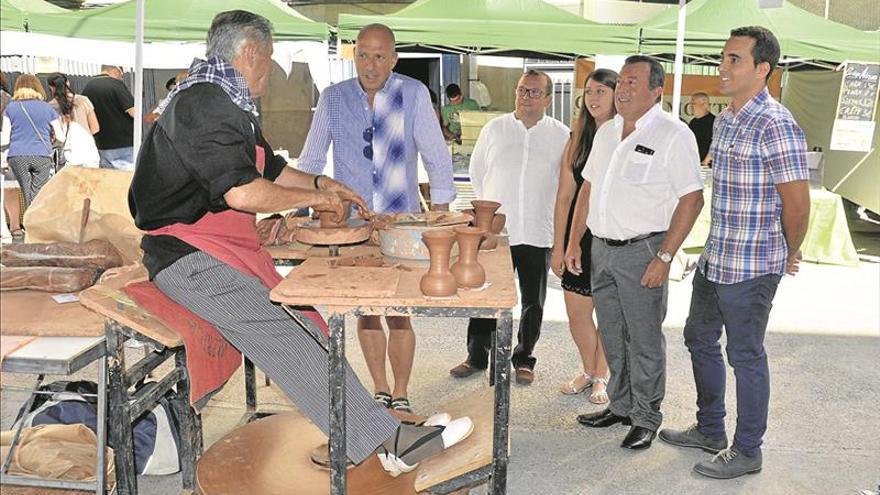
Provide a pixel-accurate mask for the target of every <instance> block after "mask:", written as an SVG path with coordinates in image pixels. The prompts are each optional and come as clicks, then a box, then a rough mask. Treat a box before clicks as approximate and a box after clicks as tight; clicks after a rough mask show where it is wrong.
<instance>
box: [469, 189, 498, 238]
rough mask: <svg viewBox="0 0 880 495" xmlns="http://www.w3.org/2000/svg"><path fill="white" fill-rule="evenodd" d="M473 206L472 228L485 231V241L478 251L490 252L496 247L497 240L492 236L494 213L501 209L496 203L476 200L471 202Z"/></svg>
mask: <svg viewBox="0 0 880 495" xmlns="http://www.w3.org/2000/svg"><path fill="white" fill-rule="evenodd" d="M471 204H472V205H474V216H475V217H476V218H475V220H474V226H475V227H478V228H481V229H483V230H485V231H486V234H485V240H484V241H483V243H482V244H481V245H480V251H491V250H493V249H495V248H496V247H498V239H497V238H496V237H495V235H494V234H492V223H493V222H494V221H495V216H496V215H495V211H496V210H498V208H500V207H501V203H499V202H497V201H486V200H482V199H477V200H474V201H471Z"/></svg>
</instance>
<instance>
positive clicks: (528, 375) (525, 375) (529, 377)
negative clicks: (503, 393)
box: [516, 366, 535, 385]
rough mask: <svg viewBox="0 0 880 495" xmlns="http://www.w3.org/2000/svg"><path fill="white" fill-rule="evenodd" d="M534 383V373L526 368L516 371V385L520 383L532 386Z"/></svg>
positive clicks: (522, 367)
mask: <svg viewBox="0 0 880 495" xmlns="http://www.w3.org/2000/svg"><path fill="white" fill-rule="evenodd" d="M533 381H535V372H534V371H532V370H530V369H529V368H526V367H525V366H521V367H519V368H517V369H516V383H519V384H520V385H531V384H532V382H533Z"/></svg>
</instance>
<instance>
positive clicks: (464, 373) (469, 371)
mask: <svg viewBox="0 0 880 495" xmlns="http://www.w3.org/2000/svg"><path fill="white" fill-rule="evenodd" d="M483 371H485V370H484V369H482V368H477V367H475V366H473V365H472V364H471V363H469V362H467V361H465V362H463V363H461V364H459V365H458V366H456V367H455V368H452V369H451V370H449V374H450V375H452V376H454V377H456V378H467V377H469V376H471V375H473V374H474V373H482V372H483Z"/></svg>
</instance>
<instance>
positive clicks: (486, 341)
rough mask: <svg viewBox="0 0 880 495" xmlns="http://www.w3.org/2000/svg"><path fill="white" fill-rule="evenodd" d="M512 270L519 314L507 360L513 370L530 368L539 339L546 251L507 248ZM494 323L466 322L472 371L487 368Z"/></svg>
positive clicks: (488, 320) (483, 320)
mask: <svg viewBox="0 0 880 495" xmlns="http://www.w3.org/2000/svg"><path fill="white" fill-rule="evenodd" d="M510 256H511V258H512V259H513V270H514V271H515V272H516V275H517V277H518V278H519V291H520V304H521V305H522V314H521V315H520V318H519V332H518V333H517V345H516V348H515V349H514V350H513V356H512V357H511V359H510V361H511V363H512V364H513V367H514V368H518V367H521V366H525V367H527V368H529V369H534V367H535V358H534V356H532V351H534V350H535V344H537V343H538V338H539V337H540V336H541V322H542V321H543V319H544V299H545V298H546V296H547V272H548V271H549V270H550V248H543V247H535V246H529V245H526V244H520V245H517V246H510ZM495 327H496V320H494V319H492V318H471V320H470V323H468V335H467V348H468V359H467V360H468V363H470V364H471V366H473V367H475V368H481V369H485V368H487V367H488V366H489V349H490V348H491V346H492V332H494V331H495Z"/></svg>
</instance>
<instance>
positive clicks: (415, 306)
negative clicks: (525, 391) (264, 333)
mask: <svg viewBox="0 0 880 495" xmlns="http://www.w3.org/2000/svg"><path fill="white" fill-rule="evenodd" d="M319 249H320V248H319ZM359 250H360V252H359V253H358V254H356V255H354V256H365V255H379V249H378V247H375V246H372V247H371V246H369V245H362V246H360V248H359ZM275 254H277V251H276V253H275ZM340 254H341V255H342V256H346V255H348V256H353V255H352V254H348V253H345V252H341V253H340ZM307 258H309V259H308V261H307V263H308V264H309V266H308V267H307V269H306V267H300V268H295V269H293V270H292V271H291V272H290V274H289V275H288V276H287V278H286V279H285V280H283V281H282V282H281V283H280V284H278V285H277V286H276V287H275V288H274V289H273V290H272V292H271V293H270V298H271V299H272V300H273V301H275V302H278V303H281V304H284V305H289V306H321V307H325V308H327V311H328V312H329V315H330V317H329V322H328V323H329V326H330V339H329V343H328V344H329V345H328V354H329V359H328V372H329V375H330V377H329V378H330V411H329V412H330V465H331V476H330V488H331V493H332V494H333V495H343V494H345V493H346V483H347V482H346V469H345V463H346V454H345V431H346V426H345V424H346V423H345V317H346V315H350V316H360V315H393V316H429V317H471V318H496V319H497V320H498V323H497V329H496V331H495V334H494V335H495V338H494V339H493V342H494V352H493V353H492V355H491V356H492V373H491V375H490V376H491V377H492V383H493V384H495V385H496V386H495V387H494V389H495V390H494V396H495V397H494V411H493V412H494V415H493V418H492V419H493V433H492V459H493V462H492V466H490V467H489V468H488V469H477V470H475V471H471V472H469V473H463V474H461V475H460V476H458V477H456V478H454V479H451V480H448V481H446V482H445V483H444V490H443V492H444V493H445V492H446V491H452V490H455V489H460V488H464V487H468V486H472V485H473V484H475V483H476V482H482V481H486V480H487V479H488V480H489V481H490V493H492V494H495V495H503V494H504V493H506V489H507V463H508V450H507V448H508V442H509V435H508V425H509V418H510V350H511V334H512V333H513V316H512V314H511V310H512V308H513V307H514V306H515V305H516V303H517V294H516V285H515V282H514V278H513V264H512V262H511V259H510V247H509V245H508V243H507V241H506V240H504V239H501V240H499V243H498V248H497V249H496V250H495V251H491V252H480V254H479V258H478V259H479V262H480V264H482V265H483V268H484V269H485V270H486V280H487V283H488V286H487V287H486V286H484V288H483V289H482V290H475V291H463V290H459V293H458V294H457V295H456V296H452V297H448V298H430V297H426V296H424V295H423V294H422V293H421V290H420V289H419V280H420V279H421V277H422V275H424V273H425V272H426V271H427V270H428V267H427V266H419V265H403V266H402V267H399V268H394V270H399V277H397V276H396V274H395V276H394V277H384V276H383V277H382V280H388V279H393V280H395V281H396V287H394V288H393V290H392V288H390V287H388V286H385V287H383V286H381V284H376V283H372V284H371V283H369V280H370V277H364V276H363V274H364V273H366V272H368V271H369V270H376V268H372V267H363V268H361V269H360V270H362V273H359V274H358V273H355V272H352V270H358V268H355V267H347V270H349V272H348V273H349V274H350V275H360V276H357V277H353V276H350V275H349V276H340V275H341V273H342V271H341V269H340V268H333V267H331V266H330V264H329V263H328V262H327V260H324V259H316V258H311V257H310V256H307ZM333 270H340V271H337V272H333ZM386 270H387V269H386ZM373 273H378V272H373ZM383 275H387V272H386V273H384V274H383ZM322 277H323V280H328V281H330V280H332V281H333V282H334V285H335V286H338V285H339V284H338V283H336V282H338V281H339V280H342V281H345V280H349V279H350V280H356V282H352V286H351V287H347V286H344V289H345V290H340V291H339V292H334V291H331V290H327V288H326V287H321V286H320V284H315V283H310V282H314V281H316V280H320V279H322ZM359 287H363V288H364V289H365V290H364V291H362V292H358V291H357V290H354V289H355V288H359ZM366 289H370V290H366ZM341 292H347V293H346V294H343V295H340V293H341ZM353 294H355V295H353ZM357 294H365V295H364V296H361V295H357ZM376 294H382V295H376ZM293 314H294V315H295V313H293ZM298 320H299V321H300V323H301V324H303V325H310V323H309V322H308V321H307V319H303V318H298Z"/></svg>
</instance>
